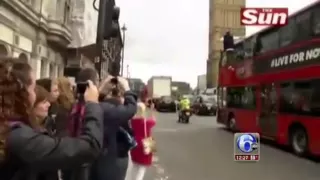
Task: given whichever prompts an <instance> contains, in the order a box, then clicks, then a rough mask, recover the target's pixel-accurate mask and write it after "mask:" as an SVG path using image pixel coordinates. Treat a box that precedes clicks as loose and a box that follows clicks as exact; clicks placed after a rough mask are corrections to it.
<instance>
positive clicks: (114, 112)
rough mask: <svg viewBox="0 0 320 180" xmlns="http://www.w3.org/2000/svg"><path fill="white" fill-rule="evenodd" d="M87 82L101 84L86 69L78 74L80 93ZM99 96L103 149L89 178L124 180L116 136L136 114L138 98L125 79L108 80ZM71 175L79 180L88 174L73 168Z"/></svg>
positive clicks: (92, 167) (92, 165) (102, 84)
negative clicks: (74, 175)
mask: <svg viewBox="0 0 320 180" xmlns="http://www.w3.org/2000/svg"><path fill="white" fill-rule="evenodd" d="M87 80H91V81H93V82H95V83H96V84H98V83H99V76H98V73H97V72H96V70H95V69H92V68H85V69H82V70H81V71H80V72H79V73H78V76H77V78H76V82H77V90H78V91H82V90H81V89H84V87H85V86H86V84H85V82H86V81H87ZM116 91H118V92H119V93H117V92H116ZM99 92H100V96H99V100H100V106H101V107H102V109H103V111H104V128H105V131H104V147H103V152H102V154H101V155H100V157H99V158H97V159H96V161H95V162H94V163H93V164H91V165H90V166H91V168H90V177H89V178H87V179H94V180H105V179H112V180H122V178H121V172H119V171H121V170H120V169H121V168H120V167H119V165H118V161H117V160H118V147H117V133H118V130H119V127H120V126H121V125H122V124H125V123H127V122H128V120H129V119H131V118H132V117H133V116H134V114H135V113H136V110H137V96H136V95H135V94H134V93H132V92H131V91H130V88H129V83H128V81H127V80H126V79H125V78H123V77H113V76H108V77H107V78H106V79H105V80H104V81H103V82H102V83H101V85H100V86H99ZM80 94H81V93H80ZM78 95H79V93H78ZM78 97H81V96H78ZM78 127H79V126H78ZM75 135H76V134H75ZM122 164H125V163H122ZM120 166H121V165H120ZM124 166H126V165H124ZM71 171H73V172H72V174H78V175H77V176H76V177H79V174H83V173H81V171H82V172H83V171H86V170H85V169H83V168H82V169H77V168H73V169H72V170H71ZM82 176H83V175H82ZM68 179H69V178H68ZM78 179H80V178H78ZM78 179H77V180H78ZM81 179H83V178H81Z"/></svg>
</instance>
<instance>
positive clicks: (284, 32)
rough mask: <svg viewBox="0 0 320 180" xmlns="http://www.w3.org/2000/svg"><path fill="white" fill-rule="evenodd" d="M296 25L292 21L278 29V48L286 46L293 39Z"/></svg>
mask: <svg viewBox="0 0 320 180" xmlns="http://www.w3.org/2000/svg"><path fill="white" fill-rule="evenodd" d="M295 32H296V24H295V21H294V20H292V19H291V20H289V24H288V25H286V26H283V27H282V28H280V46H281V47H283V46H287V45H289V44H290V43H291V42H292V41H294V39H295Z"/></svg>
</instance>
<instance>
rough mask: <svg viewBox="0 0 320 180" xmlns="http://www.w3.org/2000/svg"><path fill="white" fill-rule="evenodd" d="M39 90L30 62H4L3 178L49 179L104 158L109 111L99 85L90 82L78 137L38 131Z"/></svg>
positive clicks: (0, 79)
mask: <svg viewBox="0 0 320 180" xmlns="http://www.w3.org/2000/svg"><path fill="white" fill-rule="evenodd" d="M35 88H36V83H35V77H34V72H33V70H32V68H31V66H30V65H29V64H28V63H25V62H22V61H19V60H16V59H5V58H1V59H0V112H1V113H0V157H1V167H0V177H1V180H11V179H15V180H26V179H28V180H40V179H41V180H43V179H48V178H50V177H47V176H46V175H47V174H45V173H44V174H43V172H47V171H57V170H58V169H63V168H66V167H71V166H75V165H81V164H83V163H89V162H91V161H93V160H94V159H95V158H96V157H97V156H98V155H99V154H100V149H101V147H102V120H103V112H102V109H101V107H100V105H99V104H98V96H99V94H98V90H97V88H96V87H95V86H94V85H93V83H92V82H91V81H89V82H88V88H87V89H86V92H85V95H84V96H85V100H86V102H87V104H86V107H85V108H86V109H85V110H86V114H85V117H84V123H83V126H84V127H83V129H82V132H81V136H79V137H77V138H71V137H65V138H56V137H51V136H50V135H48V134H47V133H43V132H42V131H39V130H38V129H37V127H38V120H37V118H34V117H33V116H32V114H31V112H32V109H33V106H34V104H35V101H36V93H35ZM40 174H41V177H39V176H40Z"/></svg>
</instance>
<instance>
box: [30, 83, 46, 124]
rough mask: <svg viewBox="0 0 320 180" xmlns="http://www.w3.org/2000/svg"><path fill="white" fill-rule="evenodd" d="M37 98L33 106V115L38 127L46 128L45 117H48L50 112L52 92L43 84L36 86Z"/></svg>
mask: <svg viewBox="0 0 320 180" xmlns="http://www.w3.org/2000/svg"><path fill="white" fill-rule="evenodd" d="M35 93H36V100H35V102H34V105H33V108H32V117H33V118H34V119H36V121H37V125H38V129H39V130H44V129H45V125H44V123H45V119H46V118H48V112H49V107H50V101H49V99H50V93H49V92H48V91H47V90H46V89H45V88H43V87H42V86H36V88H35Z"/></svg>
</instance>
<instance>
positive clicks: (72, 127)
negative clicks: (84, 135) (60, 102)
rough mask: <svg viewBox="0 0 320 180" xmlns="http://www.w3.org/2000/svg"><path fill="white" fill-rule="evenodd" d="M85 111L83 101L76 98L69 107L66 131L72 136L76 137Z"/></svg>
mask: <svg viewBox="0 0 320 180" xmlns="http://www.w3.org/2000/svg"><path fill="white" fill-rule="evenodd" d="M84 113H85V102H84V101H80V100H78V101H77V102H76V103H75V104H74V105H73V106H72V109H71V113H70V115H69V122H68V132H69V135H70V136H72V137H78V136H79V135H80V134H81V128H82V127H83V119H84Z"/></svg>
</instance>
